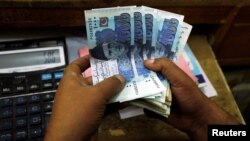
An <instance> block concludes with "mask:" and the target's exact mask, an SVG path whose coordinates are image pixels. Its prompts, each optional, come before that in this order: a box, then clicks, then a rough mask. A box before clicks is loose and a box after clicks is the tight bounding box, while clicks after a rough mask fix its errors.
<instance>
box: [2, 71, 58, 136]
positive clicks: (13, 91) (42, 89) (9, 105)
mask: <svg viewBox="0 0 250 141" xmlns="http://www.w3.org/2000/svg"><path fill="white" fill-rule="evenodd" d="M62 76H63V75H62V71H55V72H48V73H46V75H45V74H44V75H43V74H35V75H33V74H32V75H25V76H22V77H21V78H18V80H16V79H15V77H11V78H10V77H5V76H0V81H1V82H0V141H21V140H25V141H27V140H32V141H39V140H43V137H44V135H45V132H46V128H47V126H48V121H49V119H50V115H51V111H52V106H53V100H54V97H55V93H56V88H57V86H58V84H59V81H60V79H61V78H62ZM15 80H16V81H15ZM5 82H6V83H5Z"/></svg>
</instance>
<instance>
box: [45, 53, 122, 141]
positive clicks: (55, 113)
mask: <svg viewBox="0 0 250 141" xmlns="http://www.w3.org/2000/svg"><path fill="white" fill-rule="evenodd" d="M88 67H89V56H85V57H82V58H79V59H77V60H75V61H74V62H72V63H71V64H70V65H69V66H68V67H67V68H66V69H65V72H64V77H63V78H62V80H61V81H60V85H59V88H58V90H57V93H56V96H55V100H54V105H53V110H52V116H51V119H50V123H49V127H48V130H47V133H46V136H45V141H59V140H60V141H71V140H72V141H79V140H89V139H91V137H92V136H93V135H94V134H95V133H96V131H97V129H98V126H99V124H100V123H101V120H102V117H103V114H104V110H105V107H106V103H107V101H108V100H109V99H110V98H111V97H112V96H113V95H114V94H117V93H118V92H119V91H121V90H122V88H123V87H124V85H125V79H124V78H123V77H122V76H119V75H116V76H113V77H110V78H108V79H105V80H104V81H102V82H100V83H98V84H96V85H95V86H92V83H91V80H90V79H87V78H83V76H82V72H83V71H84V70H86V69H87V68H88Z"/></svg>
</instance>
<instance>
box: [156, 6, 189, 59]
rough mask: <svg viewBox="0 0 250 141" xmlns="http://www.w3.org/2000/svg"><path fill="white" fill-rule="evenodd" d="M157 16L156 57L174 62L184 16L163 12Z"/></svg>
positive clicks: (159, 11) (159, 12)
mask: <svg viewBox="0 0 250 141" xmlns="http://www.w3.org/2000/svg"><path fill="white" fill-rule="evenodd" d="M157 14H158V17H157V18H158V35H157V43H156V47H155V56H156V57H167V58H169V59H171V60H173V58H174V55H175V52H176V50H177V49H176V48H177V41H178V37H179V31H180V26H181V24H182V22H183V18H184V16H182V15H178V14H174V13H171V12H166V11H161V10H158V13H157Z"/></svg>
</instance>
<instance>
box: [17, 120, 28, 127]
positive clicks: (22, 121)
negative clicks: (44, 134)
mask: <svg viewBox="0 0 250 141" xmlns="http://www.w3.org/2000/svg"><path fill="white" fill-rule="evenodd" d="M26 125H27V119H26V118H17V119H16V127H25V126H26Z"/></svg>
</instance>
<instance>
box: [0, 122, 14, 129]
mask: <svg viewBox="0 0 250 141" xmlns="http://www.w3.org/2000/svg"><path fill="white" fill-rule="evenodd" d="M11 128H12V120H11V119H5V120H0V130H8V129H11Z"/></svg>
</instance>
